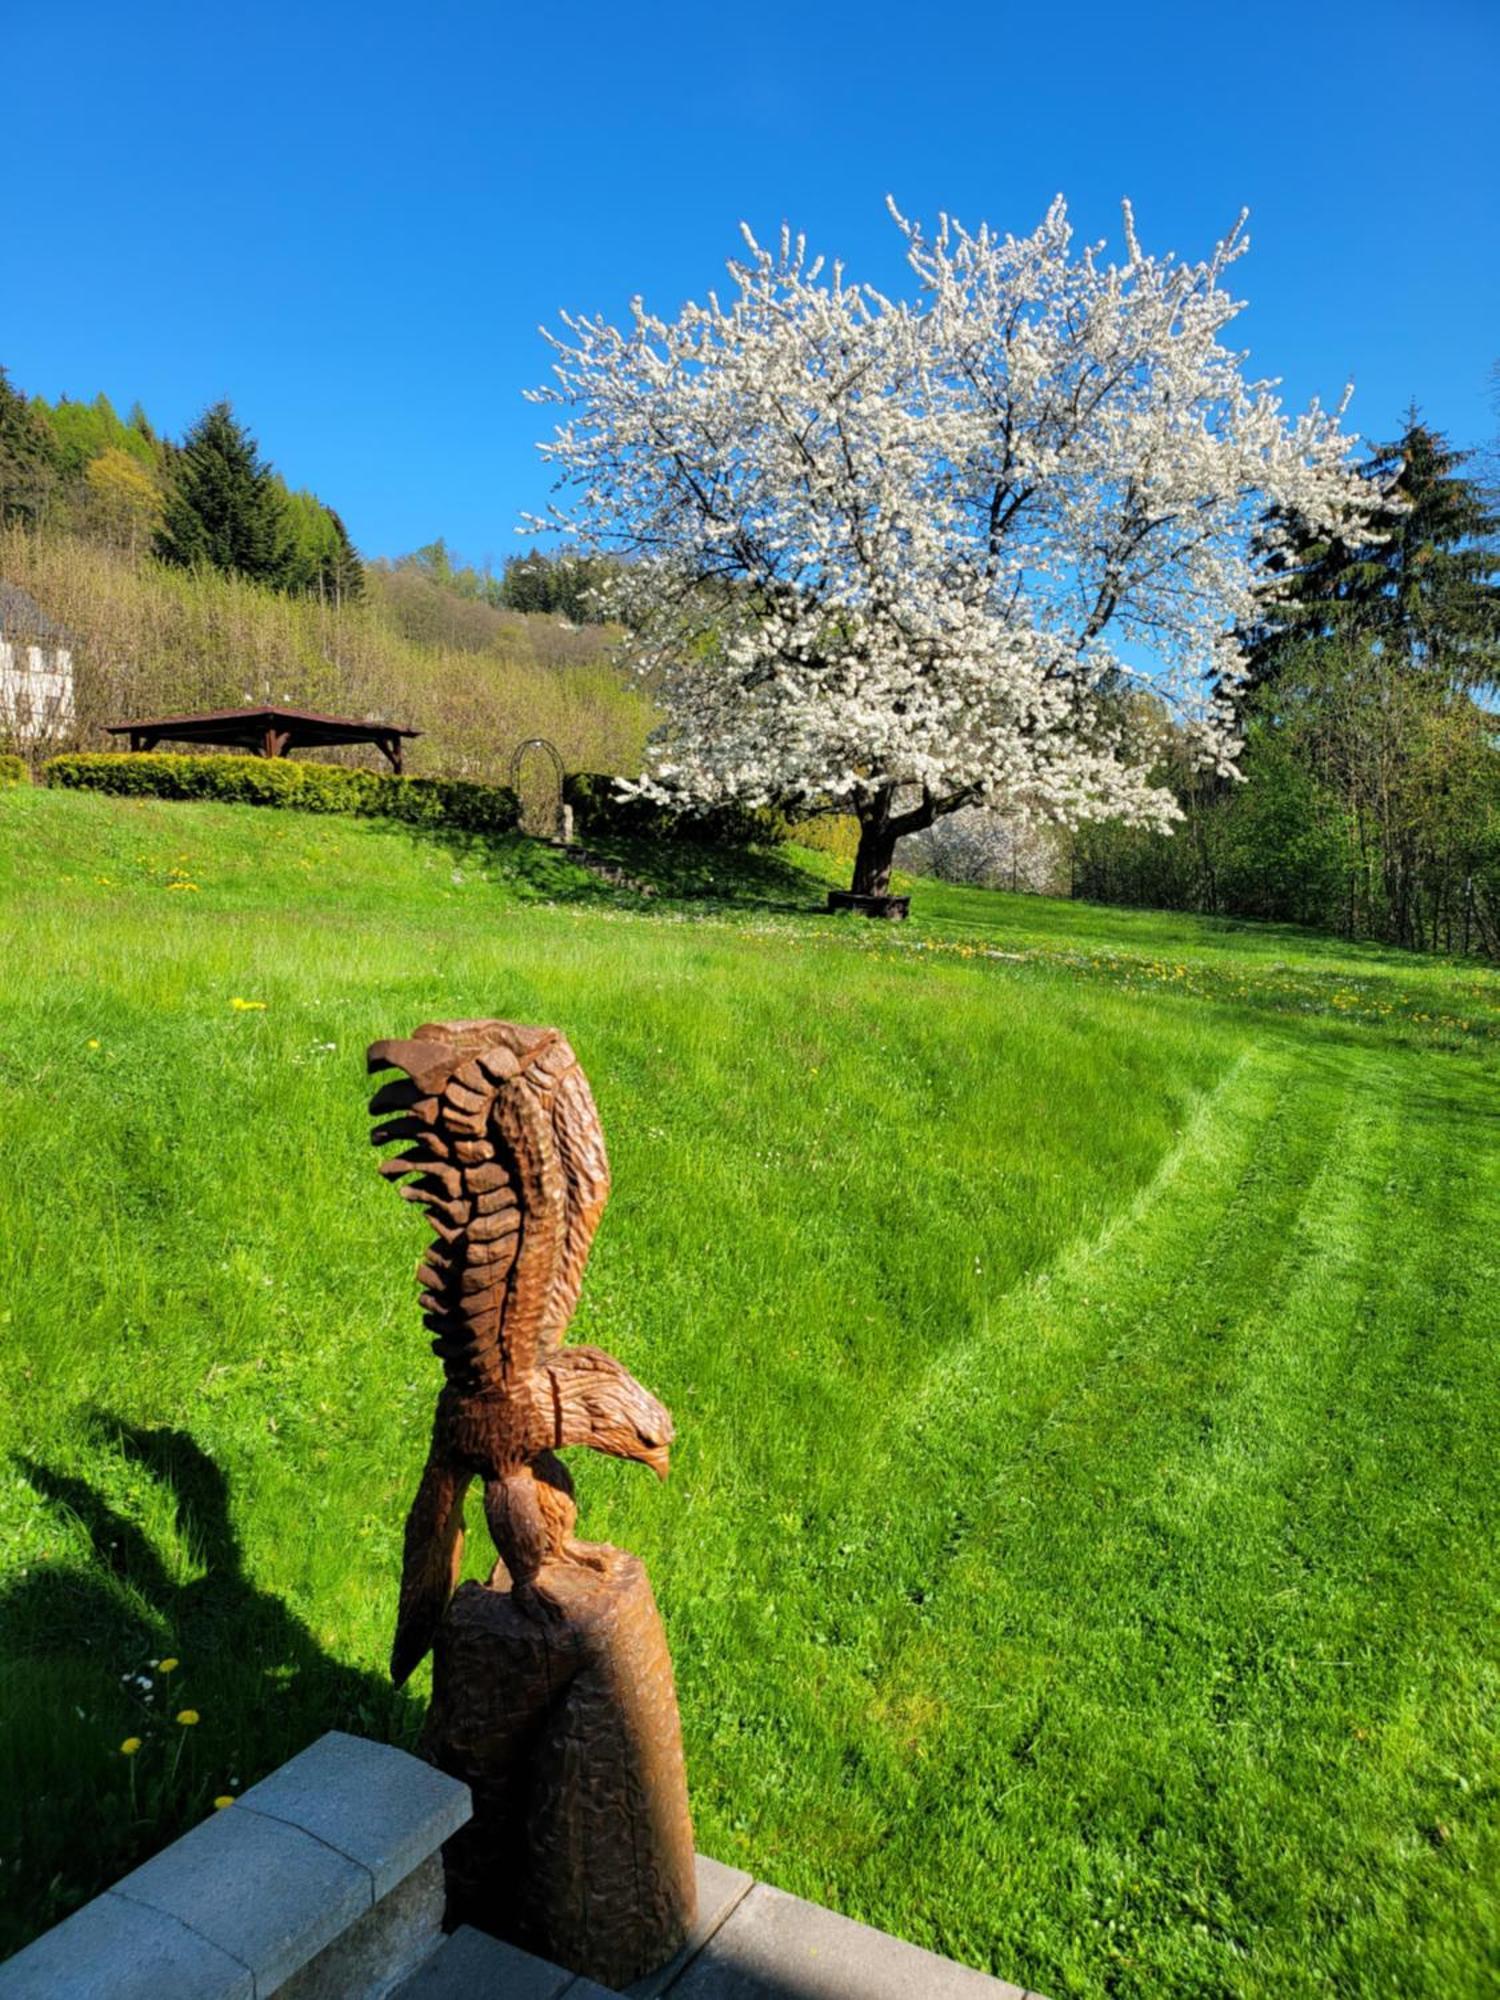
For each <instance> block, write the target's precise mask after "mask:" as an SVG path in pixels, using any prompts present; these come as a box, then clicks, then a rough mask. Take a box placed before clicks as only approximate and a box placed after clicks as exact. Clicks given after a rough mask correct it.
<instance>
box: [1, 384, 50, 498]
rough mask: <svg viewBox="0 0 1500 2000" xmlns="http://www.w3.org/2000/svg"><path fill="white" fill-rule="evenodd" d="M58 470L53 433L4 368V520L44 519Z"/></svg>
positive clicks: (2, 423) (2, 485)
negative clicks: (44, 511) (13, 384)
mask: <svg viewBox="0 0 1500 2000" xmlns="http://www.w3.org/2000/svg"><path fill="white" fill-rule="evenodd" d="M57 470H58V468H57V454H56V447H55V444H54V440H53V437H52V433H51V432H50V431H49V429H48V428H47V425H46V424H45V422H44V421H43V420H42V419H41V418H39V417H38V416H37V414H36V412H35V411H34V410H33V409H32V407H31V405H30V404H29V403H28V402H27V400H26V398H25V397H24V396H23V395H22V394H21V392H20V391H19V390H18V389H16V388H13V387H12V385H11V381H10V377H9V376H8V375H7V374H6V372H5V370H4V368H0V521H23V522H27V523H30V524H33V525H34V524H35V523H36V522H37V521H38V520H40V518H41V516H42V513H43V510H44V509H45V507H46V504H47V500H48V498H49V496H50V494H51V492H52V489H53V487H54V486H55V484H56V481H57Z"/></svg>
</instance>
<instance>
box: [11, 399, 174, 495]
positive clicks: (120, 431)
mask: <svg viewBox="0 0 1500 2000" xmlns="http://www.w3.org/2000/svg"><path fill="white" fill-rule="evenodd" d="M33 408H35V409H36V410H38V411H39V412H40V413H43V414H44V415H45V420H46V422H47V423H48V425H49V426H50V427H51V431H52V435H53V437H54V438H55V439H56V455H57V465H58V469H59V470H60V471H61V473H62V474H63V477H64V478H65V479H77V478H80V477H81V476H82V474H83V470H84V468H85V466H86V465H87V464H88V463H89V461H90V459H94V458H98V457H99V456H100V455H101V454H102V453H103V452H106V451H119V452H123V453H125V455H126V456H127V457H129V458H132V459H134V460H135V462H136V463H137V465H139V466H141V467H143V468H144V469H145V470H146V471H148V472H154V470H155V468H156V463H157V455H158V454H157V449H156V445H155V442H154V440H153V438H152V435H151V432H150V428H149V426H148V425H145V424H144V423H143V422H138V421H137V420H136V417H135V415H134V413H132V417H131V420H130V421H129V422H124V421H122V420H121V418H120V417H119V416H118V414H117V413H116V411H115V407H114V405H113V403H111V402H110V400H109V398H108V396H106V395H103V394H100V395H98V396H96V397H95V398H94V400H93V402H92V403H75V402H72V401H70V400H69V398H68V397H66V396H63V397H61V398H59V400H58V401H57V402H56V403H55V404H53V405H51V406H50V407H49V406H48V405H47V404H46V403H45V402H44V401H43V400H42V398H40V397H38V398H37V400H36V402H35V403H34V404H33ZM137 408H139V406H138V405H137Z"/></svg>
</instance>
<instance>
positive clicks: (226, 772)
mask: <svg viewBox="0 0 1500 2000" xmlns="http://www.w3.org/2000/svg"><path fill="white" fill-rule="evenodd" d="M42 775H43V777H44V778H45V779H46V782H47V783H48V784H49V785H57V786H59V787H61V788H62V789H63V790H67V791H90V792H108V793H110V794H111V795H112V796H114V797H116V798H137V799H140V798H157V799H216V800H218V801H219V802H220V803H222V804H225V805H247V806H290V807H292V808H294V809H295V810H297V811H299V812H312V813H354V814H356V815H358V816H359V817H361V818H365V819H394V820H400V821H402V822H404V823H405V824H406V825H409V826H430V827H448V828H451V829H453V830H454V831H457V832H464V833H475V834H489V833H506V832H508V831H509V830H510V829H511V828H512V827H514V826H515V824H516V821H517V818H518V817H519V813H520V806H519V802H518V801H517V799H516V795H515V793H514V792H512V791H508V790H507V789H506V788H505V787H504V786H503V785H476V784H471V783H469V782H468V781H467V780H465V779H462V778H398V777H397V776H396V775H395V773H394V772H384V771H356V770H349V769H347V768H345V767H344V766H343V765H338V764H310V763H305V762H303V761H302V760H301V759H300V758H290V757H233V756H223V757H181V756H172V755H169V754H167V753H166V752H151V753H148V754H137V753H135V752H117V753H111V752H96V753H84V754H81V755H77V756H69V757H54V758H52V759H51V760H50V762H48V763H47V764H45V765H44V766H43V767H42Z"/></svg>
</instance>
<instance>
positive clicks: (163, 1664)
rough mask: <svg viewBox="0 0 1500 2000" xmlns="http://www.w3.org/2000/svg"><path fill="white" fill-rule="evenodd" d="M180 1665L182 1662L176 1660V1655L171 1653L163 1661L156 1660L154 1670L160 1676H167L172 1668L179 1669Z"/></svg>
mask: <svg viewBox="0 0 1500 2000" xmlns="http://www.w3.org/2000/svg"><path fill="white" fill-rule="evenodd" d="M181 1665H182V1662H181V1661H180V1660H179V1659H178V1658H177V1655H176V1654H175V1653H173V1654H170V1655H169V1656H168V1657H167V1658H166V1659H165V1660H158V1661H157V1663H156V1670H157V1672H158V1673H160V1674H169V1673H171V1672H172V1670H173V1668H174V1667H179V1666H181Z"/></svg>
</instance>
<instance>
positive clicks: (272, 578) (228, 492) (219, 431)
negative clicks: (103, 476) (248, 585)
mask: <svg viewBox="0 0 1500 2000" xmlns="http://www.w3.org/2000/svg"><path fill="white" fill-rule="evenodd" d="M173 470H174V478H173V481H172V491H171V494H170V495H169V497H168V501H167V509H166V519H165V522H164V523H163V526H162V529H161V532H160V533H159V535H158V536H157V542H156V546H157V552H158V553H159V554H160V555H161V556H163V557H164V558H165V559H166V560H167V561H168V562H172V563H178V564H180V565H181V566H182V567H183V568H186V569H191V568H195V567H197V566H199V565H200V564H206V565H207V566H209V567H210V568H213V569H217V570H222V571H223V572H224V573H225V574H226V575H232V576H243V577H248V578H250V579H251V580H252V581H254V582H258V583H268V584H271V585H273V586H278V587H279V586H281V585H283V584H285V583H286V581H287V579H288V570H289V565H290V555H291V550H290V538H289V535H288V532H287V521H286V506H285V502H284V500H283V498H282V490H283V489H281V487H280V483H279V481H278V480H277V477H276V474H275V472H274V471H273V470H272V468H271V466H270V465H269V464H268V463H267V461H266V460H265V459H263V458H262V457H261V456H260V452H259V448H258V447H257V445H256V442H255V439H254V438H253V437H252V436H251V435H250V433H249V432H248V431H247V430H246V429H245V427H244V425H243V424H241V423H239V422H238V421H237V420H236V418H235V414H234V411H233V410H232V409H231V408H230V405H229V404H228V402H221V403H215V404H213V405H212V407H211V408H209V409H207V410H205V411H204V413H203V415H202V416H201V417H199V419H198V421H197V422H196V423H195V424H194V425H193V427H192V429H191V430H190V431H189V432H188V434H187V436H186V437H185V438H184V440H183V442H182V446H181V448H180V450H179V451H178V452H177V453H176V454H175V462H174V467H173Z"/></svg>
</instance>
